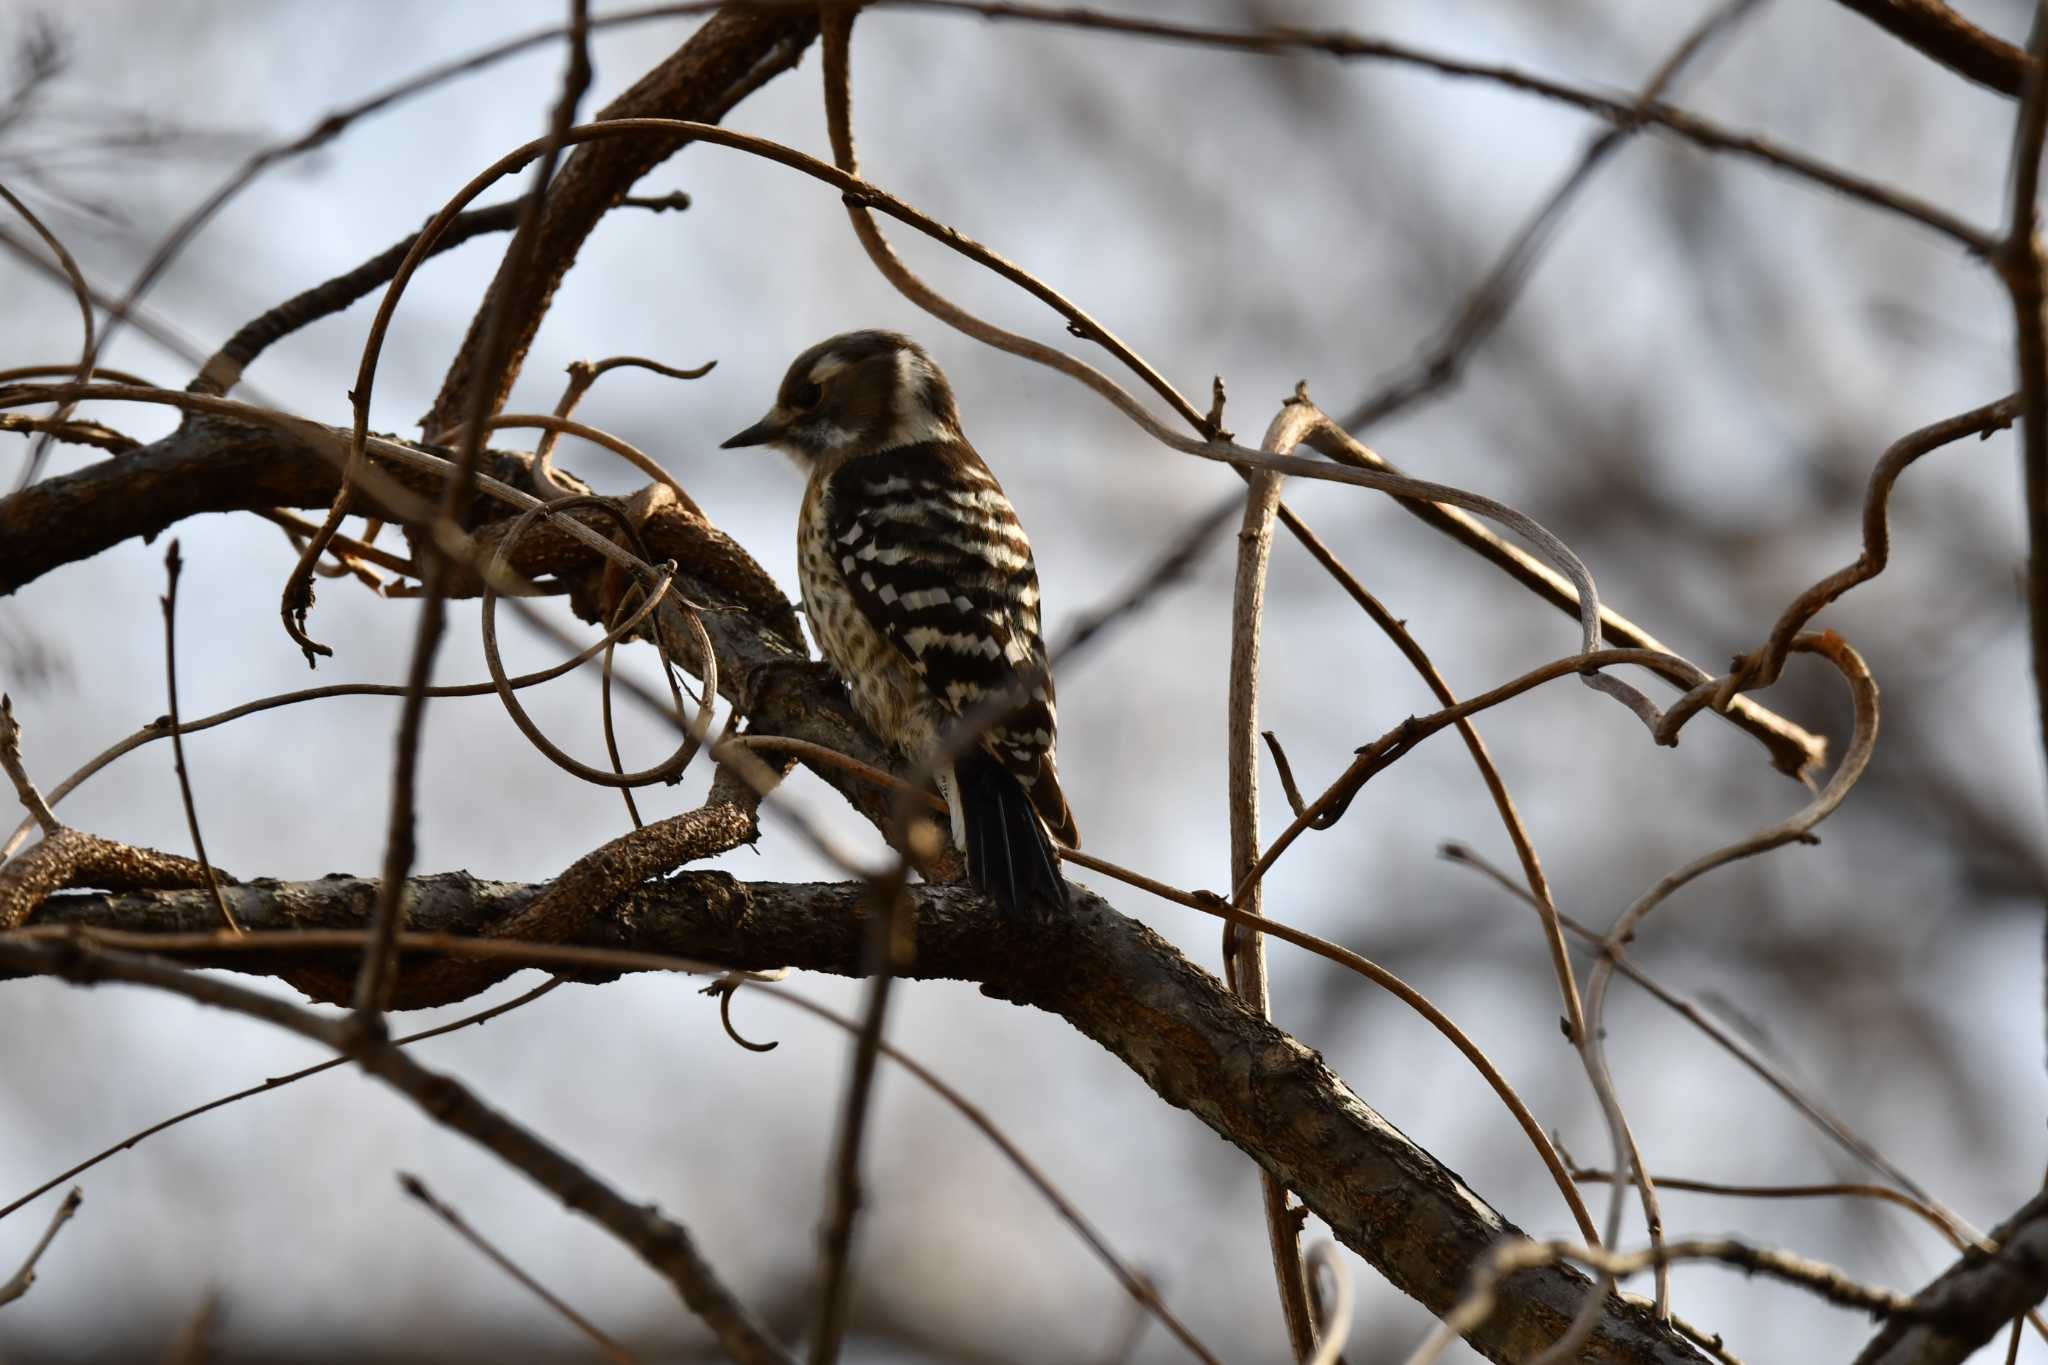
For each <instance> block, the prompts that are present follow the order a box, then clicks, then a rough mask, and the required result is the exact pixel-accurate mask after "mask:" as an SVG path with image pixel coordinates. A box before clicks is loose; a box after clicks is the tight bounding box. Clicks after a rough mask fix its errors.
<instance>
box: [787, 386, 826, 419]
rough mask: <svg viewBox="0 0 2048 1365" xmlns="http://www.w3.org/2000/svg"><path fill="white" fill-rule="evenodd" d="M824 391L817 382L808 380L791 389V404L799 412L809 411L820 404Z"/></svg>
mask: <svg viewBox="0 0 2048 1365" xmlns="http://www.w3.org/2000/svg"><path fill="white" fill-rule="evenodd" d="M823 392H824V391H823V390H822V389H820V388H819V387H818V386H817V385H816V384H813V383H811V382H810V381H809V380H806V381H804V382H803V383H801V384H799V385H797V386H796V387H795V388H793V389H791V390H790V391H789V405H790V406H791V407H793V408H795V409H796V410H797V411H798V412H808V411H810V410H811V409H812V408H815V407H816V406H818V399H819V398H820V397H821V396H822V395H823Z"/></svg>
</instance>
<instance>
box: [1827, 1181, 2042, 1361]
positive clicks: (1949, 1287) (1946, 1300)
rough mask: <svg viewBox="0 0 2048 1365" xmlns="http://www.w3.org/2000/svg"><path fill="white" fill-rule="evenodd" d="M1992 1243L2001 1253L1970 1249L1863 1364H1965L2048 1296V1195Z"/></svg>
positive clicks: (1995, 1232)
mask: <svg viewBox="0 0 2048 1365" xmlns="http://www.w3.org/2000/svg"><path fill="white" fill-rule="evenodd" d="M1991 1240H1992V1241H1993V1242H1994V1243H1996V1244H1997V1246H1998V1250H1997V1252H1996V1253H1988V1252H1983V1251H1977V1250H1974V1249H1972V1250H1970V1251H1966V1252H1964V1253H1963V1255H1962V1258H1961V1259H1960V1260H1958V1261H1957V1262H1956V1263H1955V1264H1954V1265H1952V1266H1950V1267H1949V1268H1948V1269H1947V1270H1946V1271H1944V1272H1942V1274H1941V1276H1940V1277H1939V1278H1938V1279H1936V1280H1934V1281H1933V1282H1932V1283H1931V1284H1929V1285H1928V1286H1927V1287H1926V1288H1925V1289H1923V1290H1921V1291H1920V1292H1919V1293H1918V1294H1916V1295H1914V1296H1913V1306H1914V1308H1916V1309H1918V1310H1919V1312H1918V1313H1916V1314H1915V1316H1914V1318H1913V1320H1911V1321H1905V1322H1895V1323H1893V1324H1891V1325H1890V1326H1888V1327H1886V1328H1885V1329H1884V1330H1883V1331H1882V1332H1879V1333H1878V1334H1877V1336H1876V1337H1874V1338H1873V1339H1872V1340H1871V1343H1870V1345H1868V1346H1866V1347H1864V1348H1863V1354H1862V1355H1859V1356H1857V1357H1856V1365H1960V1362H1962V1361H1964V1360H1967V1359H1969V1358H1970V1357H1971V1356H1972V1355H1973V1354H1975V1353H1976V1351H1977V1350H1978V1348H1980V1347H1982V1346H1983V1345H1984V1344H1985V1343H1987V1342H1989V1341H1990V1340H1991V1339H1992V1338H1993V1337H1994V1336H1997V1335H1998V1334H1999V1333H2000V1332H2001V1331H2004V1330H2006V1329H2007V1328H2008V1327H2009V1326H2010V1325H2011V1323H2012V1320H2013V1319H2014V1318H2017V1317H2019V1316H2020V1315H2021V1314H2023V1313H2025V1312H2026V1311H2027V1310H2028V1309H2030V1308H2033V1307H2034V1306H2035V1305H2037V1304H2039V1303H2040V1302H2041V1300H2042V1299H2043V1298H2044V1297H2048V1191H2043V1192H2042V1193H2040V1194H2037V1195H2035V1196H2034V1197H2033V1199H2031V1200H2029V1201H2028V1202H2027V1203H2026V1204H2025V1205H2024V1206H2023V1207H2022V1208H2021V1209H2020V1211H2019V1212H2018V1213H2015V1214H2014V1215H2013V1216H2012V1217H2010V1218H2008V1219H2006V1220H2005V1221H2004V1222H2003V1223H2000V1224H1999V1225H1998V1226H1997V1227H1995V1228H1993V1229H1992V1230H1991ZM1923 1315H1924V1316H1923Z"/></svg>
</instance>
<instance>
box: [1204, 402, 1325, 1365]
mask: <svg viewBox="0 0 2048 1365" xmlns="http://www.w3.org/2000/svg"><path fill="white" fill-rule="evenodd" d="M1320 420H1322V414H1321V413H1319V412H1317V411H1316V409H1315V407H1314V406H1313V405H1312V404H1311V403H1310V402H1309V401H1308V390H1307V389H1306V388H1305V387H1297V388H1296V389H1295V396H1294V397H1293V398H1292V399H1290V400H1288V401H1287V402H1286V403H1283V404H1282V405H1281V407H1280V411H1279V413H1277V414H1276V415H1275V416H1274V418H1273V421H1272V424H1271V425H1270V426H1269V427H1268V428H1267V429H1266V436H1265V439H1264V440H1263V441H1261V442H1260V449H1262V450H1269V451H1273V452H1275V453H1278V454H1288V453H1291V452H1292V451H1293V449H1294V447H1295V446H1297V445H1299V444H1300V443H1301V439H1302V437H1303V436H1304V435H1305V434H1306V433H1307V432H1308V430H1309V429H1310V428H1311V427H1313V426H1314V425H1315V424H1316V423H1317V422H1318V421H1320ZM1279 506H1280V475H1278V474H1270V473H1260V474H1255V475H1253V476H1252V477H1251V479H1250V488H1249V490H1248V491H1247V493H1246V495H1245V503H1244V522H1243V525H1242V526H1241V528H1240V529H1239V531H1238V533H1237V577H1236V586H1235V588H1234V590H1233V592H1232V594H1231V614H1230V696H1229V707H1230V710H1229V732H1228V743H1229V750H1228V753H1229V765H1230V767H1229V788H1228V799H1229V803H1230V804H1229V807H1228V812H1229V826H1230V885H1232V886H1236V885H1238V884H1239V883H1241V882H1242V881H1243V880H1244V879H1245V878H1246V877H1247V876H1248V875H1250V872H1251V869H1252V865H1253V864H1254V863H1256V862H1257V861H1258V857H1259V637H1260V626H1261V623H1262V621H1263V619H1264V616H1265V606H1266V569H1267V566H1268V564H1269V563H1270V562H1271V561H1272V556H1273V519H1274V515H1275V513H1276V512H1277V511H1278V510H1279ZM1261 891H1262V888H1261V887H1260V886H1259V885H1257V884H1256V883H1255V884H1253V885H1252V887H1251V888H1250V890H1249V892H1248V894H1246V895H1245V896H1244V897H1243V898H1241V899H1239V900H1238V901H1237V908H1238V909H1240V910H1242V911H1244V912H1245V914H1246V915H1247V916H1248V917H1250V918H1252V919H1256V918H1257V917H1258V916H1259V915H1260V914H1261V913H1263V906H1264V901H1263V898H1262V895H1261ZM1223 972H1224V979H1225V980H1226V981H1228V982H1230V983H1231V985H1232V987H1233V988H1234V989H1235V990H1236V991H1237V993H1238V994H1239V995H1240V996H1242V997H1243V998H1244V1002H1245V1007H1246V1008H1247V1009H1250V1010H1251V1011H1252V1012H1253V1013H1255V1014H1257V1015H1259V1016H1261V1017H1262V1018H1271V1017H1272V1014H1273V1009H1272V1001H1271V999H1270V996H1269V992H1268V980H1267V973H1266V952H1265V945H1264V942H1263V940H1261V938H1260V937H1259V934H1258V931H1257V930H1256V929H1250V928H1244V927H1241V926H1240V925H1238V924H1236V923H1231V924H1227V925H1226V926H1225V927H1224V930H1223ZM1259 1185H1260V1200H1261V1203H1262V1204H1263V1205H1264V1208H1265V1213H1266V1240H1267V1242H1268V1244H1269V1249H1270V1252H1271V1255H1272V1258H1273V1274H1274V1276H1275V1278H1276V1279H1277V1280H1278V1282H1279V1290H1280V1311H1281V1315H1282V1317H1283V1318H1284V1319H1285V1321H1286V1324H1287V1337H1288V1344H1289V1345H1290V1346H1291V1347H1292V1348H1293V1351H1294V1358H1295V1359H1296V1360H1299V1361H1306V1360H1309V1359H1310V1358H1311V1357H1312V1356H1314V1355H1315V1354H1316V1321H1315V1314H1314V1312H1313V1311H1312V1310H1311V1308H1310V1307H1309V1287H1308V1272H1307V1270H1306V1269H1304V1268H1303V1266H1302V1263H1301V1224H1300V1223H1299V1222H1298V1221H1297V1220H1296V1219H1295V1217H1294V1214H1293V1212H1292V1211H1291V1210H1290V1209H1289V1207H1288V1202H1289V1201H1288V1196H1287V1189H1286V1187H1285V1186H1284V1185H1281V1184H1280V1183H1279V1182H1278V1181H1276V1180H1274V1179H1273V1177H1272V1176H1270V1175H1264V1174H1262V1175H1261V1177H1260V1182H1259Z"/></svg>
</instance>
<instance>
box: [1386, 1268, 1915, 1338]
mask: <svg viewBox="0 0 2048 1365" xmlns="http://www.w3.org/2000/svg"><path fill="white" fill-rule="evenodd" d="M1564 1260H1573V1261H1578V1262H1581V1263H1582V1264H1585V1265H1589V1266H1593V1267H1595V1268H1596V1269H1599V1270H1601V1271H1603V1272H1605V1273H1606V1274H1608V1275H1612V1276H1615V1277H1620V1276H1624V1275H1632V1274H1634V1273H1636V1272H1637V1271H1640V1270H1646V1269H1649V1268H1651V1267H1654V1266H1657V1265H1670V1264H1671V1263H1672V1262H1673V1261H1716V1262H1719V1263H1721V1264H1723V1265H1727V1266H1732V1267H1734V1268H1735V1269H1737V1270H1740V1271H1742V1272H1743V1273H1744V1274H1745V1275H1767V1276H1769V1277H1771V1278H1772V1279H1775V1280H1782V1281H1784V1282H1785V1283H1786V1284H1791V1285H1797V1286H1798V1287H1800V1288H1802V1289H1806V1290H1809V1291H1811V1292H1812V1293H1814V1294H1817V1295H1819V1296H1820V1297H1821V1298H1823V1299H1825V1300H1827V1301H1828V1302H1829V1303H1833V1304H1838V1305H1840V1306H1841V1307H1843V1308H1852V1309H1856V1310H1858V1311H1860V1312H1866V1313H1876V1314H1879V1315H1886V1314H1894V1313H1907V1312H1910V1311H1911V1310H1912V1307H1913V1301H1912V1300H1911V1299H1909V1298H1907V1297H1906V1296H1905V1295H1904V1294H1900V1293H1896V1292H1894V1291H1893V1290H1889V1289H1878V1288H1874V1287H1872V1286H1870V1285H1866V1284H1861V1283H1859V1282H1857V1281H1855V1280H1852V1279H1850V1278H1849V1277H1848V1275H1846V1274H1845V1273H1843V1272H1842V1271H1840V1270H1838V1269H1836V1268H1835V1267H1834V1266H1831V1265H1824V1264H1822V1263H1821V1262H1819V1261H1815V1260H1810V1259H1808V1258H1807V1257H1804V1256H1799V1255H1795V1254H1793V1253H1792V1252H1789V1251H1777V1250H1773V1249H1771V1248H1768V1247H1753V1246H1749V1245H1747V1244H1746V1243H1743V1242H1738V1241H1734V1240H1733V1239H1725V1240H1715V1241H1692V1242H1671V1243H1668V1244H1666V1245H1664V1246H1660V1247H1652V1248H1649V1249H1648V1250H1645V1251H1635V1252H1613V1251H1601V1250H1599V1249H1597V1248H1594V1247H1583V1246H1573V1245H1572V1244H1571V1243H1569V1242H1534V1241H1520V1242H1509V1243H1505V1244H1503V1245H1502V1246H1501V1247H1500V1248H1499V1249H1498V1250H1496V1251H1495V1252H1494V1254H1493V1255H1492V1256H1491V1257H1489V1258H1487V1261H1486V1263H1485V1264H1484V1265H1483V1266H1481V1267H1480V1269H1479V1270H1478V1272H1477V1273H1476V1274H1475V1275H1474V1276H1473V1286H1472V1289H1471V1292H1470V1293H1468V1294H1467V1295H1466V1296H1465V1298H1464V1300H1463V1301H1462V1302H1460V1303H1459V1305H1458V1306H1457V1307H1456V1308H1455V1309H1453V1310H1452V1311H1451V1312H1449V1313H1446V1314H1445V1315H1444V1319H1443V1321H1442V1322H1440V1323H1438V1324H1437V1326H1436V1328H1435V1329H1434V1330H1433V1331H1431V1332H1430V1334H1429V1338H1428V1339H1427V1340H1426V1341H1424V1342H1423V1344H1422V1345H1421V1346H1420V1347H1418V1348H1417V1349H1416V1351H1415V1353H1414V1354H1413V1355H1411V1356H1409V1357H1408V1365H1431V1363H1432V1362H1434V1361H1435V1360H1436V1359H1437V1358H1438V1357H1439V1356H1441V1355H1442V1354H1443V1352H1444V1349H1445V1348H1446V1347H1447V1346H1449V1345H1450V1344H1451V1343H1452V1342H1453V1341H1456V1340H1457V1339H1458V1337H1459V1336H1461V1335H1463V1334H1465V1333H1467V1332H1470V1331H1471V1330H1472V1329H1473V1328H1475V1327H1477V1326H1478V1325H1479V1324H1481V1323H1483V1322H1484V1321H1486V1319H1487V1318H1488V1317H1489V1316H1490V1315H1491V1314H1492V1312H1493V1310H1494V1304H1495V1296H1496V1293H1497V1290H1498V1286H1499V1285H1500V1283H1501V1282H1502V1281H1503V1280H1505V1279H1506V1278H1507V1277H1508V1276H1510V1275H1513V1274H1516V1273H1517V1272H1520V1271H1525V1270H1528V1269H1530V1268H1532V1267H1535V1266H1542V1265H1555V1264H1557V1263H1558V1262H1560V1261H1564Z"/></svg>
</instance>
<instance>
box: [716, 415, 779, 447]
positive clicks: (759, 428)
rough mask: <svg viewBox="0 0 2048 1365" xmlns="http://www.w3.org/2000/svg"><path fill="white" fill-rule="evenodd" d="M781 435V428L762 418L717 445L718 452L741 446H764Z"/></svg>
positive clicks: (768, 419) (766, 418)
mask: <svg viewBox="0 0 2048 1365" xmlns="http://www.w3.org/2000/svg"><path fill="white" fill-rule="evenodd" d="M780 435H782V428H781V427H779V426H777V425H776V424H775V422H774V421H773V420H772V419H771V418H768V417H763V418H762V419H761V420H760V421H758V422H756V423H754V425H752V426H750V427H748V428H747V429H746V430H745V431H743V432H741V433H740V434H739V435H737V436H732V437H728V438H727V439H725V440H723V441H720V442H719V443H718V448H719V449H720V450H737V449H739V448H740V447H741V446H764V445H767V444H768V443H769V442H770V441H772V440H774V439H775V438H776V437H778V436H780Z"/></svg>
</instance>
